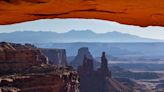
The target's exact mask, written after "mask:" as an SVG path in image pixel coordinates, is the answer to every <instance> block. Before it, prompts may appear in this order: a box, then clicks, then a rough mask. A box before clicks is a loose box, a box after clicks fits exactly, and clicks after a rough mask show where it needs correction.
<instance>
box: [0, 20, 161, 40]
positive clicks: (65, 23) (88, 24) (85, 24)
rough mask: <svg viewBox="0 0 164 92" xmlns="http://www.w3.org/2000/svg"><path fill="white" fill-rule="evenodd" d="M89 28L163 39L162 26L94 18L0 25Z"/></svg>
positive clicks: (11, 27)
mask: <svg viewBox="0 0 164 92" xmlns="http://www.w3.org/2000/svg"><path fill="white" fill-rule="evenodd" d="M72 29H74V30H87V29H90V30H92V31H94V32H96V33H104V32H111V31H119V32H123V33H129V34H134V35H137V36H141V37H146V38H154V39H164V27H158V26H155V27H152V26H149V27H144V28H143V27H138V26H131V25H122V24H119V23H116V22H111V21H104V20H95V19H45V20H37V21H31V22H24V23H18V24H12V25H0V33H4V32H14V31H29V30H30V31H53V32H58V33H61V32H67V31H70V30H72Z"/></svg>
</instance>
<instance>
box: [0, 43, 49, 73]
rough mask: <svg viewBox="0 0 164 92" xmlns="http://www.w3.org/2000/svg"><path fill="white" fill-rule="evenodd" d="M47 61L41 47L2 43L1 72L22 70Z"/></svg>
mask: <svg viewBox="0 0 164 92" xmlns="http://www.w3.org/2000/svg"><path fill="white" fill-rule="evenodd" d="M46 63H47V60H46V57H45V56H44V55H43V54H42V53H41V52H40V50H39V49H36V48H33V47H29V46H27V45H21V44H13V43H6V42H2V43H0V72H5V71H10V72H11V71H20V70H24V69H26V68H28V67H32V66H37V65H41V64H46Z"/></svg>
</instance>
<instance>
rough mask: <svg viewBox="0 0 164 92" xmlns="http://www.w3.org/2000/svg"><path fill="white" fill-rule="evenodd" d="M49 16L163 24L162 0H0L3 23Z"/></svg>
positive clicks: (163, 6)
mask: <svg viewBox="0 0 164 92" xmlns="http://www.w3.org/2000/svg"><path fill="white" fill-rule="evenodd" d="M48 18H50V19H51V18H94V19H104V20H110V21H116V22H119V23H123V24H129V25H137V26H151V25H152V26H164V1H163V0H0V24H1V25H3V24H13V23H18V22H24V21H32V20H37V19H48Z"/></svg>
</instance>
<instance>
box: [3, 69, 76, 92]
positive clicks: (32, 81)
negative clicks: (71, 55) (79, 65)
mask: <svg viewBox="0 0 164 92" xmlns="http://www.w3.org/2000/svg"><path fill="white" fill-rule="evenodd" d="M63 69H64V68H63ZM56 71H58V72H59V73H58V74H56V73H42V74H38V73H35V74H32V75H30V74H28V75H15V76H6V77H5V78H4V76H3V77H0V78H1V82H0V90H2V91H1V92H79V89H78V87H79V82H78V75H77V73H76V72H74V71H71V70H69V71H68V70H67V71H64V72H60V70H56Z"/></svg>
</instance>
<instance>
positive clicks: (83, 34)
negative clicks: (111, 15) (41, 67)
mask: <svg viewBox="0 0 164 92" xmlns="http://www.w3.org/2000/svg"><path fill="white" fill-rule="evenodd" d="M0 41H9V42H19V43H48V42H56V43H63V42H163V40H157V39H149V38H143V37H139V36H136V35H131V34H127V33H121V32H117V31H113V32H107V33H94V32H93V31H91V30H84V31H75V30H72V31H69V32H65V33H56V32H42V31H39V32H34V31H23V32H12V33H0Z"/></svg>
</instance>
